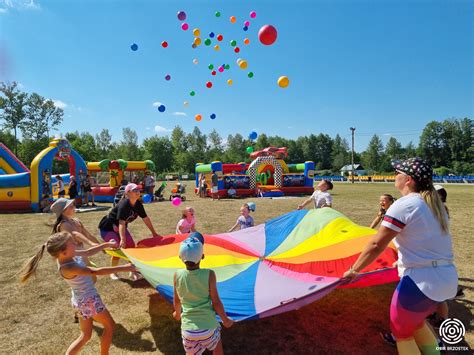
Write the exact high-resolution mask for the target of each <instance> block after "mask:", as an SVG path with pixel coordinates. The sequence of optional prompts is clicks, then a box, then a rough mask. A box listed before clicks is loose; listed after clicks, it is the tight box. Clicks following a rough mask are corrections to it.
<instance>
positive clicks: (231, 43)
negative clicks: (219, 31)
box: [230, 39, 237, 47]
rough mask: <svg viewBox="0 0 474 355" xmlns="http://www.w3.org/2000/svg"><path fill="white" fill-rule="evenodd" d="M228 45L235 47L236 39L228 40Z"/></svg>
mask: <svg viewBox="0 0 474 355" xmlns="http://www.w3.org/2000/svg"><path fill="white" fill-rule="evenodd" d="M230 45H231V46H232V47H235V46H236V45H237V41H236V40H235V39H233V40H232V41H230Z"/></svg>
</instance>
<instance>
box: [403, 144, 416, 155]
mask: <svg viewBox="0 0 474 355" xmlns="http://www.w3.org/2000/svg"><path fill="white" fill-rule="evenodd" d="M415 156H416V147H415V145H414V144H413V142H411V141H410V142H408V144H407V145H406V146H405V148H403V153H402V159H408V158H413V157H415Z"/></svg>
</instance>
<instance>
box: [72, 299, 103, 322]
mask: <svg viewBox="0 0 474 355" xmlns="http://www.w3.org/2000/svg"><path fill="white" fill-rule="evenodd" d="M72 305H73V307H74V309H76V311H77V312H78V313H79V314H78V316H80V317H82V319H88V318H93V317H94V316H95V315H97V314H99V313H102V312H103V311H105V310H106V308H105V305H104V303H103V302H102V300H101V298H100V296H99V295H91V296H88V297H86V298H83V299H81V300H72Z"/></svg>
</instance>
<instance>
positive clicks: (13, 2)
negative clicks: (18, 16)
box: [0, 0, 41, 13]
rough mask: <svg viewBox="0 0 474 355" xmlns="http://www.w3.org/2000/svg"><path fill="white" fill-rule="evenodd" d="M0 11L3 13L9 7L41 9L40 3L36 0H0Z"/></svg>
mask: <svg viewBox="0 0 474 355" xmlns="http://www.w3.org/2000/svg"><path fill="white" fill-rule="evenodd" d="M0 5H2V6H3V7H2V8H0V12H2V13H5V12H7V11H8V10H9V9H15V10H41V5H40V4H39V3H38V2H37V1H36V0H0Z"/></svg>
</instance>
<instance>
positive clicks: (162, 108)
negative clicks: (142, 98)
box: [158, 104, 166, 112]
mask: <svg viewBox="0 0 474 355" xmlns="http://www.w3.org/2000/svg"><path fill="white" fill-rule="evenodd" d="M158 111H160V112H165V111H166V107H165V105H163V104H162V105H160V106H158Z"/></svg>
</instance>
